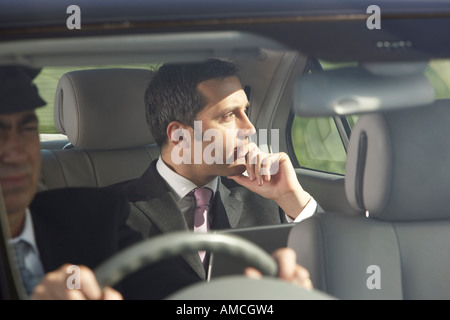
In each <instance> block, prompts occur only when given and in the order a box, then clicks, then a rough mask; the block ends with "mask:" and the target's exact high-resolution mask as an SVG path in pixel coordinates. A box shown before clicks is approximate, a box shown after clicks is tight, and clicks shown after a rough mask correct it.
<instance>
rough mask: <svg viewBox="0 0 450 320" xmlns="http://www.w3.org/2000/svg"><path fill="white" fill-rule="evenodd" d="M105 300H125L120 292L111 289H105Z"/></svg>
mask: <svg viewBox="0 0 450 320" xmlns="http://www.w3.org/2000/svg"><path fill="white" fill-rule="evenodd" d="M103 300H123V297H122V295H121V294H120V292H119V291H117V290H115V289H113V288H111V287H105V288H104V289H103Z"/></svg>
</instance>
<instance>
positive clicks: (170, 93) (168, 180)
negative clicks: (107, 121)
mask: <svg viewBox="0 0 450 320" xmlns="http://www.w3.org/2000/svg"><path fill="white" fill-rule="evenodd" d="M145 101H146V117H147V122H148V125H149V128H150V130H151V133H152V135H153V138H154V139H155V141H156V143H157V144H158V146H159V147H160V150H161V156H160V157H159V159H157V160H156V161H154V162H152V163H151V164H150V166H149V168H148V169H147V170H146V172H145V173H144V174H143V175H142V176H141V177H140V178H138V179H135V180H131V181H126V182H122V183H119V184H116V185H113V186H110V187H109V188H111V189H113V190H116V191H119V192H121V193H122V194H124V195H125V196H126V197H127V198H128V200H129V201H130V202H131V204H132V205H131V216H130V219H129V223H130V225H132V226H133V228H134V229H137V230H139V231H140V232H141V233H142V234H143V236H144V237H151V236H154V235H157V234H160V233H167V232H172V231H177V230H192V229H193V228H194V227H193V226H194V211H195V200H194V197H193V196H192V194H193V193H192V191H193V190H195V189H196V188H199V187H206V188H208V189H209V190H211V191H212V197H211V200H210V202H209V208H210V209H209V213H208V217H207V220H208V230H214V229H227V228H241V227H250V226H260V225H272V224H279V223H285V222H293V221H294V222H298V221H301V220H303V219H305V218H307V217H310V216H311V215H313V214H314V213H315V212H316V211H317V207H318V205H317V203H316V202H315V201H314V199H313V198H312V197H311V196H310V195H309V193H308V192H306V191H305V190H303V188H302V186H301V185H300V183H299V181H298V179H297V176H296V174H295V171H294V168H293V166H292V163H291V161H290V159H289V156H288V155H286V154H285V153H277V154H266V153H263V152H261V151H260V150H259V148H258V147H257V146H256V145H255V144H254V143H251V142H249V140H248V137H249V136H251V135H253V134H254V133H255V128H254V126H253V125H252V123H251V122H250V120H249V119H248V117H247V108H248V107H249V101H248V99H247V96H246V94H245V92H244V90H243V89H242V86H241V83H240V80H239V78H238V70H237V67H236V65H234V64H233V63H231V62H226V61H222V60H217V59H210V60H208V61H206V62H201V63H190V64H166V65H163V66H162V67H160V68H159V69H158V71H157V72H156V74H155V75H154V77H153V78H152V80H151V82H150V84H149V86H148V89H147V91H146V94H145ZM230 132H231V134H230ZM207 136H208V138H207ZM211 137H214V138H211ZM230 137H232V138H230ZM245 171H246V175H244V174H243V173H244V172H245ZM184 258H185V260H186V262H187V263H188V264H189V266H190V267H191V268H192V269H193V270H194V271H195V272H196V273H197V275H196V276H197V277H200V278H201V279H204V278H205V276H206V274H205V270H204V268H203V266H202V264H201V261H200V259H199V258H198V256H196V255H190V256H185V257H184Z"/></svg>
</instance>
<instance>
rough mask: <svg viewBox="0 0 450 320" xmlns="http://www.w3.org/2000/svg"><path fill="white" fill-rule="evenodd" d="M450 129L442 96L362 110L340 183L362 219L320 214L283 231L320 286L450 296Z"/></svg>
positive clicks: (358, 292) (338, 291) (378, 294)
mask: <svg viewBox="0 0 450 320" xmlns="http://www.w3.org/2000/svg"><path fill="white" fill-rule="evenodd" d="M448 137H450V104H449V101H443V102H437V103H435V104H434V105H432V106H424V107H420V108H416V109H411V110H404V111H395V112H386V113H384V114H368V115H363V116H361V117H360V119H359V120H358V122H357V124H356V125H355V127H354V129H353V131H352V135H351V137H350V144H349V149H348V160H347V172H346V177H345V179H346V181H345V183H346V192H347V197H348V198H349V202H350V203H351V204H352V205H353V206H354V207H355V208H357V209H358V210H360V211H363V212H366V211H367V212H368V215H369V218H366V217H365V216H350V215H348V214H345V213H331V212H330V213H324V214H319V215H316V216H314V217H312V218H310V219H307V220H305V221H302V222H300V223H299V224H298V225H296V226H295V227H294V228H293V230H292V232H291V234H290V236H289V240H288V243H289V246H290V247H292V248H294V249H295V250H296V252H297V255H298V262H299V263H301V264H302V265H304V266H305V267H306V268H308V270H309V271H310V273H311V280H312V282H313V284H314V286H315V287H316V288H317V289H320V290H323V291H325V292H327V293H329V294H331V295H334V296H336V297H338V298H341V299H450V250H449V248H450V201H449V196H448V194H449V190H450V139H448ZM378 285H379V287H377V286H378Z"/></svg>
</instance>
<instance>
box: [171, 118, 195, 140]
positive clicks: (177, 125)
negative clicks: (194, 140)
mask: <svg viewBox="0 0 450 320" xmlns="http://www.w3.org/2000/svg"><path fill="white" fill-rule="evenodd" d="M166 134H167V137H168V140H169V143H172V144H174V145H177V144H179V143H180V142H189V141H190V140H191V138H190V133H189V131H188V130H187V126H186V125H184V124H182V123H181V122H178V121H172V122H170V123H169V124H168V125H167V129H166Z"/></svg>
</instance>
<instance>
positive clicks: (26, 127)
mask: <svg viewBox="0 0 450 320" xmlns="http://www.w3.org/2000/svg"><path fill="white" fill-rule="evenodd" d="M37 130H38V126H37V125H29V126H25V127H23V131H28V132H29V131H37Z"/></svg>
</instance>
